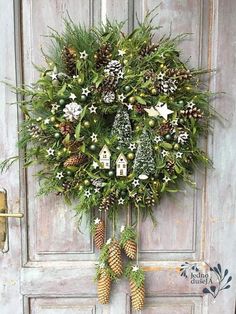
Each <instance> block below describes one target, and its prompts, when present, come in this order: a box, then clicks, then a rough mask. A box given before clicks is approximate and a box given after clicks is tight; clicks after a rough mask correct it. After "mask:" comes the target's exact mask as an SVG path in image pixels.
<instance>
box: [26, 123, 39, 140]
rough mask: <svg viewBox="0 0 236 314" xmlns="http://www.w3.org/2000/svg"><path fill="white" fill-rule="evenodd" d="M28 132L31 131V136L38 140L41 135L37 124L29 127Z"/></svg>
mask: <svg viewBox="0 0 236 314" xmlns="http://www.w3.org/2000/svg"><path fill="white" fill-rule="evenodd" d="M28 131H29V134H30V135H31V136H32V137H33V138H38V137H39V135H40V134H41V130H40V127H39V126H38V125H36V124H32V125H30V126H28Z"/></svg>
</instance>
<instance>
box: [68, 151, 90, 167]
mask: <svg viewBox="0 0 236 314" xmlns="http://www.w3.org/2000/svg"><path fill="white" fill-rule="evenodd" d="M86 161H87V156H85V155H84V154H82V153H79V154H78V155H72V156H70V157H69V158H68V159H67V160H66V161H65V162H64V167H70V166H78V165H82V164H84V163H85V162H86Z"/></svg>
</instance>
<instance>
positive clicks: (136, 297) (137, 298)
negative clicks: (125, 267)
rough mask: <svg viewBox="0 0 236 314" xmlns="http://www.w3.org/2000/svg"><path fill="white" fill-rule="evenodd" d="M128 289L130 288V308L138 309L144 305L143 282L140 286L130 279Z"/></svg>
mask: <svg viewBox="0 0 236 314" xmlns="http://www.w3.org/2000/svg"><path fill="white" fill-rule="evenodd" d="M130 290H131V301H132V308H133V309H134V310H138V311H140V310H141V309H142V308H143V306H144V297H145V290H144V283H142V284H141V285H140V286H137V284H136V283H135V282H134V281H133V280H130Z"/></svg>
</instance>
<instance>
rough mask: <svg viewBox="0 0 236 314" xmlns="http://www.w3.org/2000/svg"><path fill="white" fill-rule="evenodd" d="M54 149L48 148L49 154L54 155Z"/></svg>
mask: <svg viewBox="0 0 236 314" xmlns="http://www.w3.org/2000/svg"><path fill="white" fill-rule="evenodd" d="M54 152H55V151H54V149H52V148H49V149H47V153H48V156H53V155H54Z"/></svg>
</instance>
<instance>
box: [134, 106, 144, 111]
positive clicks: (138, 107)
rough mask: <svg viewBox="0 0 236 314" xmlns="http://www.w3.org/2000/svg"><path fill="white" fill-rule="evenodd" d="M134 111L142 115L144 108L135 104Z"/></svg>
mask: <svg viewBox="0 0 236 314" xmlns="http://www.w3.org/2000/svg"><path fill="white" fill-rule="evenodd" d="M134 109H135V111H137V112H138V113H144V111H145V110H144V107H143V106H142V105H139V104H137V105H135V106H134Z"/></svg>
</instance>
